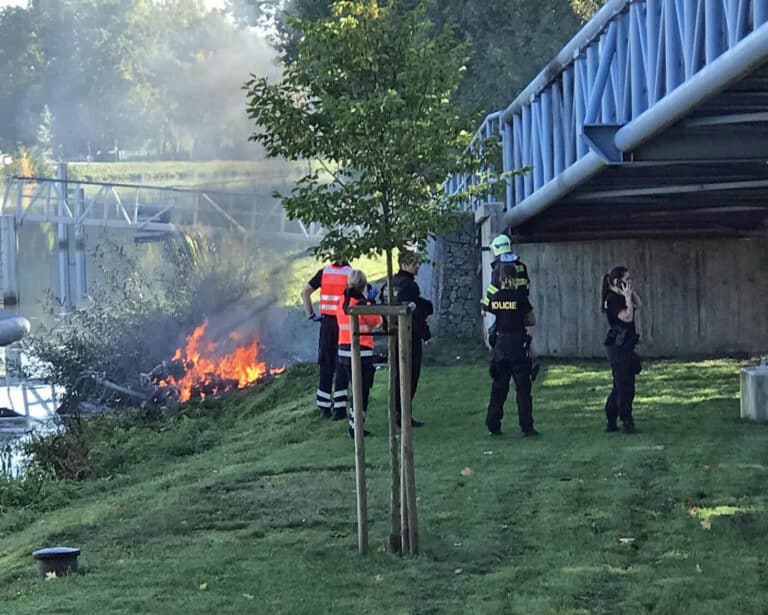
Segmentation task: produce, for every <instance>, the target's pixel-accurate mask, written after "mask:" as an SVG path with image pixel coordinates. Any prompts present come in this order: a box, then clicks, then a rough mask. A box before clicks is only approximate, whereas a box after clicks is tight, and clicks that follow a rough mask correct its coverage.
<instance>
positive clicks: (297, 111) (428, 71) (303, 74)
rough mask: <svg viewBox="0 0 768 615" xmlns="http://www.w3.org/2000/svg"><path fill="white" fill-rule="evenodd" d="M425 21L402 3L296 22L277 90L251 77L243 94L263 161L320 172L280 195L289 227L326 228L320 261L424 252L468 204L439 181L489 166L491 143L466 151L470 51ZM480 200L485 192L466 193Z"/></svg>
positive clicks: (347, 0)
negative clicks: (290, 56) (462, 103)
mask: <svg viewBox="0 0 768 615" xmlns="http://www.w3.org/2000/svg"><path fill="white" fill-rule="evenodd" d="M411 4H412V3H411ZM427 10H428V3H426V2H419V3H418V5H417V6H416V7H415V8H407V7H405V6H404V4H403V0H394V1H392V2H386V3H384V2H380V1H377V0H340V1H337V2H334V3H333V5H332V9H331V14H330V16H328V17H322V18H320V19H316V20H302V19H293V20H291V26H292V27H293V28H294V29H295V30H297V31H299V32H301V39H300V41H299V46H298V56H297V58H296V60H295V61H292V62H291V63H290V64H288V66H286V68H285V72H284V75H283V80H282V81H281V82H280V83H275V84H273V83H269V82H268V80H267V79H266V78H260V77H256V76H253V75H252V78H251V80H250V81H248V83H247V84H246V85H245V88H246V90H247V102H248V105H247V110H248V115H249V117H250V118H251V119H253V120H254V121H255V123H256V125H257V131H256V132H255V133H254V134H253V135H252V137H251V139H252V140H253V141H257V142H258V143H260V144H262V145H263V146H264V148H265V149H266V152H267V154H268V156H270V157H284V158H287V159H289V160H297V159H312V160H314V159H316V160H318V161H319V164H318V165H317V166H316V167H313V170H312V171H311V172H309V173H308V174H307V175H306V176H305V177H303V178H302V179H301V180H299V181H298V182H297V183H296V185H295V186H294V188H293V190H292V191H291V193H290V194H289V195H278V196H280V197H281V198H282V200H283V205H284V206H285V208H286V210H287V212H288V215H289V216H290V217H291V218H294V219H299V220H301V221H302V222H304V223H311V222H318V223H320V224H322V225H323V227H324V228H325V235H324V237H323V239H322V240H321V242H320V245H319V246H318V247H317V248H316V249H315V253H316V254H317V255H320V256H323V257H329V258H344V259H352V258H356V257H358V256H362V255H371V254H374V253H379V254H380V253H381V252H382V251H386V252H388V253H391V251H392V250H393V249H395V248H398V247H401V246H403V245H406V244H412V245H423V243H424V242H425V241H426V238H427V236H428V235H429V234H430V233H438V232H443V231H445V230H448V229H449V228H451V227H452V226H453V224H454V222H455V220H456V218H457V216H458V211H459V210H458V203H459V202H460V201H462V200H465V199H466V198H467V197H468V195H467V194H458V195H451V196H449V195H446V194H445V193H444V191H443V182H444V180H445V178H446V177H447V176H448V175H449V174H451V173H454V172H462V171H467V170H476V169H478V168H481V167H484V166H485V158H488V157H490V156H493V155H495V154H494V148H493V147H492V145H493V144H492V143H486V144H485V146H484V147H481V148H479V149H477V150H475V152H477V153H473V152H467V151H465V148H466V146H467V144H468V142H469V139H470V137H471V135H470V134H469V133H468V132H466V131H465V130H464V127H466V126H467V125H470V126H471V125H472V119H470V118H467V117H465V116H463V115H462V113H461V112H460V110H459V106H458V105H457V103H456V92H457V89H458V86H459V83H460V81H461V76H462V73H463V71H464V70H465V69H464V66H465V61H466V57H467V47H466V46H465V45H457V44H456V42H455V40H456V39H455V36H454V33H453V31H452V27H451V26H450V25H446V26H445V27H443V28H442V30H441V31H440V32H438V33H437V34H435V29H434V26H433V24H432V23H431V22H430V21H429V20H428V18H427ZM484 177H486V178H488V177H489V174H485V175H484ZM482 189H483V181H480V182H478V183H477V184H475V186H474V187H473V190H475V191H479V190H482ZM485 189H487V186H485Z"/></svg>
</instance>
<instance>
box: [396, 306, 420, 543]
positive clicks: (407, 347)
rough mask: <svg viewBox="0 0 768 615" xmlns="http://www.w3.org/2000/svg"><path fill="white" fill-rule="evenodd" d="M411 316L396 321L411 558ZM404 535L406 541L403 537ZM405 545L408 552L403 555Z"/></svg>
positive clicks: (415, 532)
mask: <svg viewBox="0 0 768 615" xmlns="http://www.w3.org/2000/svg"><path fill="white" fill-rule="evenodd" d="M412 320H413V318H412V314H411V312H410V310H409V311H408V313H407V314H405V315H402V316H399V317H398V338H399V344H400V409H401V415H400V425H401V428H400V442H401V445H402V452H401V456H400V458H401V463H402V465H403V472H402V475H403V478H402V480H403V483H404V485H405V488H404V489H403V490H402V492H403V494H404V498H403V499H404V500H405V506H404V508H405V515H404V517H405V519H406V522H407V526H406V525H405V524H404V526H403V528H402V532H403V541H402V544H403V547H404V549H403V550H404V552H407V553H409V554H411V555H418V554H419V529H418V520H417V516H416V473H415V470H414V467H413V426H412V424H411V420H412V419H411V359H412V350H411V344H412V342H413V339H412V337H411V330H412V326H413V324H412ZM406 535H407V537H406ZM405 545H407V546H408V550H407V551H405Z"/></svg>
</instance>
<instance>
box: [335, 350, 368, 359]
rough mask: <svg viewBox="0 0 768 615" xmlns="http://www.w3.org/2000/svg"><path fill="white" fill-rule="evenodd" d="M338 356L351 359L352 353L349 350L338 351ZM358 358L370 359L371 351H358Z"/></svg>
mask: <svg viewBox="0 0 768 615" xmlns="http://www.w3.org/2000/svg"><path fill="white" fill-rule="evenodd" d="M339 356H340V357H351V356H352V351H351V350H339ZM360 356H361V357H372V356H373V350H360Z"/></svg>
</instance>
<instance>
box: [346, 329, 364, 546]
mask: <svg viewBox="0 0 768 615" xmlns="http://www.w3.org/2000/svg"><path fill="white" fill-rule="evenodd" d="M349 324H350V328H351V331H352V353H351V354H352V357H351V362H352V408H353V412H354V416H355V486H356V488H357V546H358V550H359V551H360V555H365V554H366V553H367V552H368V487H367V486H366V481H365V426H364V425H363V369H362V362H361V360H360V321H359V318H358V316H357V314H350V316H349Z"/></svg>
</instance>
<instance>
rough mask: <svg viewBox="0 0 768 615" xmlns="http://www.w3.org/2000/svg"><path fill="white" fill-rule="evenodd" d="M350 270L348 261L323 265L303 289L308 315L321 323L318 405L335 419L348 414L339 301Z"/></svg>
mask: <svg viewBox="0 0 768 615" xmlns="http://www.w3.org/2000/svg"><path fill="white" fill-rule="evenodd" d="M351 271H352V267H350V266H349V263H346V262H334V263H332V264H331V265H328V266H327V267H323V268H322V269H320V270H319V271H318V272H317V273H316V274H315V275H314V276H313V277H312V279H311V280H309V282H307V283H306V284H305V285H304V288H303V289H302V291H301V299H302V301H303V303H304V311H305V312H306V314H307V317H308V318H309V320H313V321H316V322H319V323H320V340H319V343H318V351H317V362H318V364H319V366H320V382H319V384H318V386H317V396H316V398H317V409H318V411H319V413H320V418H333V420H335V421H337V420H342V419H345V418H346V417H347V385H348V380H347V372H346V371H345V370H343V369H336V358H337V344H338V339H339V327H338V324H337V323H336V305H337V304H338V302H339V299H340V298H341V297H342V296H343V295H344V289H345V288H346V287H347V277H348V276H349V273H350V272H351ZM318 288H319V289H320V314H315V310H314V308H313V307H312V299H311V295H312V293H313V292H315V291H316V290H317V289H318ZM334 375H335V382H334ZM334 385H335V386H334Z"/></svg>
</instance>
